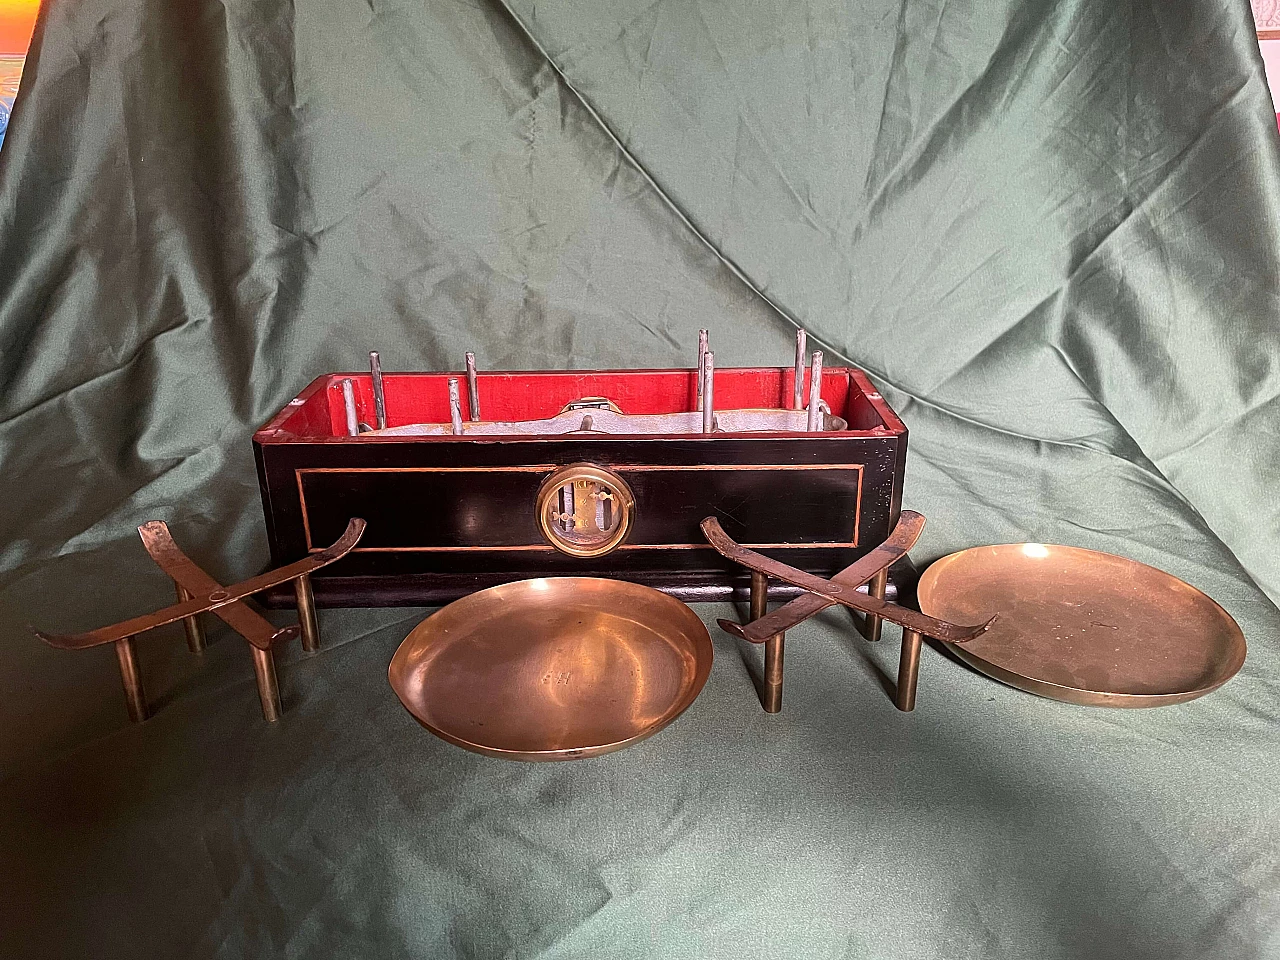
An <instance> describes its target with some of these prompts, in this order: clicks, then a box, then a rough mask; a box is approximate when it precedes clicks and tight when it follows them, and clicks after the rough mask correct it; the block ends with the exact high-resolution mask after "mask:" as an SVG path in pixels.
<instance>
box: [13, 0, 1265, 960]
mask: <svg viewBox="0 0 1280 960" xmlns="http://www.w3.org/2000/svg"><path fill="white" fill-rule="evenodd" d="M1278 160H1280V154H1278V151H1277V133H1276V126H1275V113H1274V110H1273V107H1272V104H1271V101H1270V98H1269V96H1268V94H1267V91H1266V88H1265V84H1264V80H1263V74H1262V66H1261V61H1260V59H1259V56H1258V50H1257V44H1256V41H1255V38H1254V33H1253V24H1252V21H1251V19H1250V14H1249V10H1248V5H1247V3H1245V2H1244V0H1234V2H1231V3H1214V2H1210V0H1179V2H1169V3H1162V4H1143V3H1133V2H1125V0H1065V2H1060V3H1056V4H1046V3H1035V2H1030V0H1027V2H1022V3H1016V2H1008V0H988V2H981V3H979V2H974V0H950V2H916V0H899V2H896V3H890V2H888V0H857V2H846V3H836V2H829V0H750V2H748V0H737V2H729V0H694V2H687V3H682V2H673V0H657V2H654V0H612V2H608V3H602V2H594V3H591V2H586V0H542V2H538V3H534V2H532V0H509V2H507V3H506V4H505V5H504V4H503V3H500V2H498V0H475V2H465V3H464V2H454V0H416V2H411V0H368V2H367V3H363V4H356V3H347V2H339V0H291V2H282V0H255V2H248V0H163V2H162V0H135V2H125V0H75V2H71V0H48V2H46V4H45V7H44V10H43V11H42V14H41V21H40V24H39V25H38V28H37V34H36V39H35V42H34V45H33V47H32V51H31V54H30V57H29V59H28V61H27V66H26V78H25V80H24V84H23V88H22V91H21V93H20V94H19V100H18V103H17V106H16V108H15V111H14V114H13V117H12V121H11V125H10V127H9V130H8V133H7V135H6V143H5V147H4V150H3V151H2V152H0V481H2V487H0V489H2V490H3V495H4V498H3V507H2V508H0V955H5V956H14V957H24V958H26V957H85V956H103V957H105V956H124V955H128V956H134V957H151V956H155V957H172V956H216V957H242V956H243V957H261V956H275V955H280V956H289V957H312V956H334V957H349V956H370V957H372V956H378V957H383V956H386V957H391V956H417V957H430V958H444V957H546V958H552V957H635V958H649V957H663V958H666V957H689V958H705V957H726V958H729V957H732V958H746V957H762V958H763V957H869V958H870V957H874V958H929V957H939V958H957V957H983V958H986V957H999V958H1005V957H1007V958H1011V960H1012V958H1025V957H1036V958H1090V960H1092V958H1112V957H1114V958H1118V960H1119V958H1123V960H1129V958H1152V960H1172V958H1184V957H1185V958H1189V960H1190V958H1194V960H1203V958H1218V957H1222V958H1227V957H1231V958H1259V960H1261V958H1267V957H1274V956H1277V955H1280V867H1277V864H1278V863H1280V801H1278V800H1277V795H1278V792H1277V791H1278V788H1277V783H1280V727H1278V726H1277V720H1280V699H1278V698H1277V693H1276V691H1277V689H1280V687H1278V681H1280V652H1278V649H1277V643H1278V641H1280V617H1278V616H1277V612H1276V609H1275V607H1274V606H1273V603H1272V601H1273V600H1274V599H1276V598H1277V597H1280V562H1278V561H1277V558H1276V550H1275V545H1276V543H1277V538H1278V536H1280V497H1278V496H1277V494H1276V490H1277V487H1276V466H1275V464H1277V463H1280V418H1278V417H1277V403H1276V396H1277V394H1278V393H1280V327H1278V325H1277V319H1276V318H1277V312H1278V310H1280V274H1278V270H1277V266H1276V250H1277V246H1278V241H1280V163H1278ZM797 322H798V323H802V324H803V325H804V326H805V327H806V328H807V329H808V330H809V331H810V333H811V335H812V336H813V337H815V338H816V339H817V340H818V341H819V342H820V345H821V346H822V347H823V348H824V349H825V350H827V351H828V362H829V363H830V362H833V360H834V359H837V358H838V359H843V360H847V361H850V362H853V363H855V364H857V365H859V366H861V367H863V368H864V369H866V370H867V371H868V372H869V373H870V374H871V375H872V376H873V377H874V378H875V380H876V382H877V383H878V384H879V385H880V386H881V387H882V389H883V390H884V392H885V394H886V396H887V397H889V399H890V400H891V402H892V403H893V404H894V405H895V407H896V409H897V410H898V411H899V413H900V414H901V415H902V416H903V418H904V419H905V420H906V421H907V423H908V425H909V427H910V428H911V431H912V432H911V453H910V456H909V457H908V466H907V486H906V495H905V500H904V505H906V506H909V507H911V508H913V509H917V510H920V511H921V512H923V513H925V514H926V515H927V516H928V517H929V518H930V524H929V527H928V529H927V531H926V534H925V538H924V539H923V541H922V543H921V546H920V548H919V549H918V550H917V551H916V552H915V554H914V557H915V559H916V560H917V563H918V564H923V563H926V562H928V561H930V560H932V559H934V558H936V557H937V556H940V555H942V554H944V553H946V552H949V551H951V550H954V549H959V548H961V547H965V546H970V545H973V544H977V543H998V542H1008V541H1020V540H1040V541H1047V542H1061V543H1068V544H1076V545H1080V546H1086V547H1091V548H1095V549H1102V550H1107V551H1110V552H1115V553H1121V554H1124V555H1127V556H1131V557H1134V558H1136V559H1139V560H1142V561H1144V562H1147V563H1151V564H1154V565H1156V566H1159V567H1162V568H1164V569H1167V570H1169V571H1170V572H1172V573H1174V574H1177V575H1178V576H1181V577H1183V578H1184V579H1186V580H1188V581H1190V582H1191V583H1193V584H1195V585H1196V586H1198V587H1200V588H1202V589H1204V590H1205V591H1206V592H1208V593H1210V594H1211V595H1212V596H1214V597H1215V598H1216V599H1218V600H1219V601H1220V602H1221V603H1222V604H1223V605H1224V606H1225V607H1226V608H1227V609H1228V610H1229V611H1230V612H1231V613H1232V614H1233V615H1234V616H1235V617H1236V618H1237V619H1238V620H1239V622H1240V623H1241V625H1242V626H1243V627H1244V630H1245V634H1246V637H1247V639H1248V642H1249V645H1250V646H1249V659H1248V661H1247V663H1246V664H1245V667H1244V669H1243V671H1242V672H1241V674H1240V675H1239V676H1238V677H1237V678H1236V679H1235V680H1233V681H1232V682H1231V683H1230V684H1229V685H1228V686H1226V687H1224V688H1223V689H1222V690H1221V691H1220V692H1218V693H1216V694H1214V695H1213V696H1211V697H1208V698H1206V699H1204V700H1201V701H1197V702H1194V703H1191V704H1187V705H1184V706H1180V707H1173V708H1167V709H1161V710H1153V711H1138V712H1107V711H1098V710H1089V709H1085V708H1077V707H1070V706H1065V705H1061V704H1055V703H1051V702H1048V701H1044V700H1039V699H1036V698H1033V697H1030V696H1028V695H1025V694H1022V693H1019V692H1017V691H1013V690H1009V689H1006V688H1004V687H1001V686H999V685H997V684H995V683H993V682H991V681H988V680H986V679H984V678H982V677H980V676H978V675H976V674H974V673H972V672H971V671H969V670H967V669H966V668H964V667H962V666H960V665H959V664H957V663H955V662H954V661H951V660H948V659H947V658H945V657H944V656H943V655H941V654H940V653H938V652H937V651H936V650H934V649H926V651H925V656H924V662H923V665H922V673H921V684H920V700H919V706H918V707H917V710H916V712H915V713H914V714H912V715H909V716H908V715H901V714H898V713H897V712H896V711H895V710H894V709H893V707H892V705H891V703H890V701H889V699H888V697H887V696H886V695H885V692H884V689H883V687H882V682H881V680H882V676H883V674H885V673H891V672H892V670H893V668H894V665H895V663H896V654H897V637H896V632H888V631H887V636H886V642H884V643H882V644H881V645H879V646H878V647H870V646H869V645H867V644H865V643H863V642H862V641H860V640H858V639H857V638H855V637H854V635H853V633H852V631H851V630H850V627H849V621H848V619H847V618H846V617H845V616H844V615H843V614H841V613H839V612H838V611H829V612H828V613H826V614H824V615H823V616H821V617H820V618H818V619H816V620H814V621H811V622H810V623H808V624H806V625H805V626H804V627H802V628H800V629H797V630H796V631H794V632H793V633H792V634H791V635H790V638H791V639H790V643H789V644H788V668H787V669H788V685H787V695H786V705H785V710H784V713H783V714H781V715H779V716H777V717H769V716H766V715H764V714H763V713H762V712H761V711H760V709H759V707H758V706H757V703H756V700H755V694H754V691H753V689H752V685H751V681H750V675H749V672H748V665H747V663H746V661H748V660H751V659H752V658H755V657H758V654H759V651H757V650H754V649H751V650H748V649H745V648H744V647H743V646H741V645H739V644H738V643H736V642H735V641H733V640H731V639H730V638H728V637H726V636H724V635H716V636H715V642H716V652H717V662H716V666H715V668H714V670H713V672H712V676H711V680H710V682H709V683H708V686H707V688H706V690H705V692H704V693H703V695H702V696H701V698H700V699H699V700H698V702H697V703H695V705H694V706H693V708H691V710H690V711H689V712H688V713H687V714H686V715H685V716H684V717H683V718H681V720H680V721H679V722H677V723H676V724H675V725H673V726H672V727H671V728H669V729H668V730H666V731H664V732H663V733H662V734H661V735H659V736H657V737H655V738H654V739H652V740H649V741H647V742H645V743H643V744H640V745H639V746H637V747H635V748H632V749H630V750H628V751H625V752H623V753H620V754H616V755H612V756H607V757H603V758H599V759H595V760H590V761H583V762H578V763H572V764H564V765H550V766H543V765H518V764H509V763H504V762H501V761H496V760H491V759H486V758H482V757H478V756H473V755H471V754H467V753H465V752H463V751H461V750H459V749H457V748H455V747H452V746H449V745H447V744H445V743H443V742H439V741H437V740H435V739H433V738H431V737H430V736H429V735H427V734H426V733H425V732H423V731H422V730H421V729H420V728H418V727H417V726H416V724H415V723H414V722H413V721H412V720H411V718H410V717H409V716H408V714H407V713H405V712H404V711H403V709H402V708H401V707H400V705H399V703H398V701H396V699H395V697H394V695H393V694H392V692H391V691H390V689H389V687H388V686H387V683H386V673H385V672H386V665H387V662H388V660H389V658H390V655H391V653H392V651H393V650H394V649H395V646H396V645H397V644H398V643H399V641H400V639H402V638H403V636H404V635H405V634H406V633H407V631H408V630H409V628H410V627H411V626H412V624H413V623H415V622H416V621H417V620H418V619H419V618H420V617H421V616H422V615H423V611H405V610H350V611H331V612H325V613H324V614H322V629H323V631H324V633H325V646H324V649H323V651H322V653H321V654H320V655H318V656H316V657H312V658H304V657H303V656H302V655H301V653H300V651H298V650H297V648H296V646H295V647H294V648H292V649H290V650H288V651H287V652H286V653H284V654H282V655H281V656H280V658H279V669H280V675H281V683H282V690H283V694H284V699H285V711H286V713H285V717H284V719H283V720H282V721H281V722H280V723H278V724H275V725H272V726H268V725H266V724H265V723H263V722H262V721H261V719H260V718H259V715H258V707H257V699H256V695H255V691H254V684H253V678H252V672H251V668H250V661H249V657H248V655H247V652H246V648H245V646H244V644H243V643H241V642H240V641H239V640H237V639H235V638H234V637H233V636H230V635H228V634H227V633H226V632H225V631H224V630H222V629H221V628H220V627H218V628H213V627H212V626H211V631H210V632H211V637H212V639H213V641H214V642H213V643H212V645H211V647H210V649H209V650H208V651H207V653H206V654H205V655H204V656H203V657H201V658H196V657H192V656H190V655H188V654H187V653H186V651H185V648H184V646H183V644H182V643H181V641H180V640H179V639H177V635H175V634H173V633H168V634H165V633H163V632H162V633H160V634H157V635H155V636H153V637H149V638H145V639H143V640H142V641H141V644H140V649H141V656H142V660H143V664H144V669H145V671H146V677H147V682H148V686H149V693H150V696H151V699H152V702H153V704H154V705H155V708H156V713H155V716H154V717H153V719H151V720H149V721H148V722H147V723H146V724H144V725H141V726H131V725H129V724H128V722H127V720H126V719H125V714H124V709H123V704H122V702H121V697H120V692H119V681H118V676H117V674H116V671H115V664H114V658H113V657H112V655H111V652H110V651H109V650H97V651H93V652H88V653H68V652H63V651H56V650H52V649H48V648H46V647H44V646H42V645H40V644H39V643H38V642H37V641H36V640H35V639H34V637H33V636H32V635H31V633H30V631H29V628H28V624H30V623H37V624H39V625H41V626H42V627H47V628H49V629H58V630H61V629H66V630H72V629H85V628H88V627H91V626H95V625H97V624H100V623H105V622H108V621H110V620H112V619H113V618H122V617H124V616H126V615H130V614H133V613H137V612H140V611H141V610H143V609H146V608H147V606H148V604H150V605H152V606H158V605H161V604H163V603H165V602H168V600H169V599H170V597H171V594H170V592H169V591H170V589H171V588H170V587H169V585H168V584H167V582H166V581H165V580H164V578H163V577H162V576H160V575H159V574H158V573H157V572H156V571H155V570H154V568H153V567H151V566H150V564H149V561H146V560H145V554H143V552H142V549H141V546H140V545H139V543H138V540H137V536H136V533H135V531H134V527H135V526H136V525H137V524H139V523H141V522H142V521H144V520H147V519H152V518H163V519H166V520H168V521H169V523H170V524H171V526H172V527H173V530H174V533H175V536H176V537H177V539H178V540H179V542H180V543H182V544H183V545H184V546H185V547H186V548H187V549H188V551H189V552H190V553H191V554H192V555H193V556H194V557H195V558H196V559H198V560H199V561H200V562H202V563H203V564H205V565H206V566H207V567H208V568H209V569H210V571H211V572H213V573H214V574H215V575H217V576H220V577H224V578H227V579H232V578H237V577H241V576H247V575H249V574H251V573H252V572H255V571H257V570H258V569H261V567H262V566H263V565H264V564H265V562H266V545H265V538H264V532H263V527H262V517H261V507H260V504H259V501H258V492H257V483H256V477H255V474H254V469H253V460H252V453H251V448H250V443H249V436H250V434H251V432H252V430H253V429H254V427H256V426H257V425H258V424H259V423H261V422H262V421H264V420H265V419H266V418H267V417H268V416H269V415H270V414H272V413H273V412H275V411H276V410H277V409H278V408H279V407H280V406H282V405H283V404H284V403H285V402H286V401H287V400H288V399H289V398H291V397H292V396H293V395H294V394H295V393H296V392H297V391H298V390H299V389H300V388H301V387H302V386H303V385H304V384H306V383H307V382H308V381H310V380H311V379H312V378H313V377H315V376H316V375H318V374H320V373H324V372H327V371H332V370H341V369H355V368H358V367H360V366H361V365H362V363H363V358H364V356H365V354H366V353H367V351H368V350H370V349H378V350H380V351H381V352H382V357H383V364H384V368H386V369H389V370H399V369H448V368H454V369H456V368H459V367H460V366H461V360H462V354H463V351H464V350H468V349H472V350H474V351H475V352H476V354H477V357H478V359H479V362H480V364H481V366H482V367H483V368H489V369H498V368H539V367H596V368H600V367H619V366H650V365H652V366H668V365H687V364H688V363H689V361H690V358H691V357H692V356H693V355H694V351H695V348H696V337H697V330H698V328H699V327H703V326H707V327H710V328H711V329H712V335H713V338H714V341H715V344H714V345H715V350H716V361H717V366H732V365H744V364H781V363H785V362H786V361H787V358H788V357H789V353H790V349H791V346H790V345H791V343H792V337H793V331H794V324H795V323H797ZM1269 598H1270V599H1269ZM698 612H699V613H700V614H702V615H703V616H704V618H706V619H708V620H709V621H710V620H711V619H712V618H713V617H715V616H717V615H726V614H727V613H731V611H729V610H728V608H725V607H717V606H708V607H705V608H700V609H699V610H698ZM278 619H279V618H278ZM715 633H716V631H715V630H714V629H713V634H715Z"/></svg>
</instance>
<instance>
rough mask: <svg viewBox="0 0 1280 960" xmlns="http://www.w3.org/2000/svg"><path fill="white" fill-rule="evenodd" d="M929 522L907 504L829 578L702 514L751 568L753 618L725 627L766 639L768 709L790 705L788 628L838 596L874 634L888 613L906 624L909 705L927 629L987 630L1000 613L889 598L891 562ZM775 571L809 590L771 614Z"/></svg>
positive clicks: (732, 555) (949, 637)
mask: <svg viewBox="0 0 1280 960" xmlns="http://www.w3.org/2000/svg"><path fill="white" fill-rule="evenodd" d="M923 529H924V517H923V516H922V515H921V514H918V513H915V512H914V511H911V510H903V511H902V514H901V515H900V516H899V518H898V523H897V525H896V526H895V527H894V528H893V532H892V533H891V534H890V535H889V538H888V539H887V540H885V541H884V543H882V544H880V545H879V546H877V547H876V548H875V549H874V550H872V551H871V552H870V553H869V554H867V555H866V556H865V557H863V558H862V559H860V560H858V561H857V562H856V563H853V564H851V565H850V566H848V567H846V568H845V569H844V570H841V571H840V572H839V573H838V574H836V575H835V576H834V577H832V578H831V579H830V580H824V579H823V578H822V577H818V576H814V575H813V574H810V573H805V572H804V571H803V570H797V569H796V568H795V567H792V566H789V565H788V564H785V563H782V562H781V561H779V560H774V559H771V558H770V557H766V556H764V555H763V554H759V553H756V552H755V551H754V550H749V549H747V548H746V547H744V546H742V545H741V544H738V543H736V542H735V541H734V540H733V539H732V538H731V537H730V536H729V535H728V534H727V533H725V532H724V528H723V527H721V526H720V521H719V520H717V519H716V518H715V517H707V518H706V519H705V520H703V521H702V533H703V535H704V536H705V537H706V538H707V541H708V542H709V543H710V544H711V546H712V547H714V548H715V549H716V552H717V553H719V554H720V555H721V556H724V557H727V558H728V559H730V560H733V561H734V562H736V563H740V564H742V566H744V567H746V568H747V569H749V570H750V571H751V621H750V622H749V623H746V624H738V623H734V622H732V621H730V620H720V621H719V624H720V628H721V629H722V630H725V631H726V632H728V633H731V634H733V635H734V636H737V637H741V638H743V639H744V640H749V641H751V642H752V643H763V644H765V671H764V674H765V675H764V689H763V690H762V692H761V698H760V699H761V703H762V705H763V706H764V708H765V710H767V711H768V712H770V713H777V712H778V710H780V709H781V708H782V656H783V639H784V637H785V633H786V631H787V630H789V629H791V628H792V627H794V626H796V625H797V624H799V623H801V622H803V621H805V620H807V619H808V618H809V617H811V616H813V615H814V614H816V613H820V612H821V611H823V610H825V609H826V608H827V607H829V606H832V605H833V604H837V603H838V604H841V605H842V606H846V607H849V608H850V609H851V610H857V611H859V612H860V613H863V614H865V615H866V627H865V632H866V635H867V638H868V639H871V640H877V639H879V636H880V622H881V620H888V621H889V622H890V623H896V624H898V625H899V626H900V627H902V656H901V659H900V661H899V663H898V690H897V696H896V697H895V698H894V704H895V706H897V708H898V709H899V710H904V711H906V710H912V709H914V708H915V704H916V679H917V677H918V676H919V673H920V648H921V645H922V638H923V637H933V638H934V639H936V640H941V641H943V642H944V643H965V642H966V641H969V640H972V639H973V638H974V637H977V636H980V635H981V634H982V633H984V632H986V630H987V628H988V627H990V626H991V624H992V622H993V621H994V620H995V617H992V618H991V619H990V620H988V621H987V622H986V623H981V624H977V625H975V626H963V625H960V624H955V623H947V622H946V621H945V620H936V619H934V618H933V617H929V616H925V615H924V614H923V613H919V612H917V611H915V610H911V609H909V608H907V607H903V606H899V605H898V604H896V603H890V602H889V601H887V600H885V599H884V593H885V586H886V583H887V577H888V569H889V566H890V564H892V563H893V562H894V561H896V560H898V559H899V558H900V557H902V556H905V555H906V553H907V551H908V550H910V549H911V547H913V546H914V545H915V542H916V540H917V539H919V537H920V532H921V531H922V530H923ZM769 577H774V578H776V579H778V580H781V581H783V582H784V583H789V584H792V585H793V586H797V587H800V588H801V589H803V590H806V591H808V592H807V593H806V594H805V595H804V596H802V597H797V598H796V599H795V600H792V601H791V602H790V603H787V604H784V605H783V606H781V607H779V608H778V609H777V610H775V611H773V612H772V613H769V614H766V613H765V603H766V590H767V588H768V578H769ZM864 583H869V584H870V586H869V587H868V593H867V594H865V595H864V594H859V593H857V592H856V591H857V589H858V587H860V586H862V585H863V584H864Z"/></svg>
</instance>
